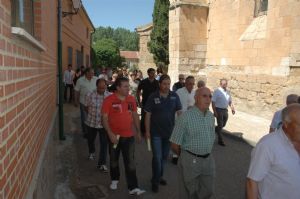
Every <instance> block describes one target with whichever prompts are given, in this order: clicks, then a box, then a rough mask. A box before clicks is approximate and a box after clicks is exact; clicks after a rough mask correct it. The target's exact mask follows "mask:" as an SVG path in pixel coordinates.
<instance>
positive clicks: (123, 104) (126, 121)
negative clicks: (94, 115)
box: [102, 93, 137, 137]
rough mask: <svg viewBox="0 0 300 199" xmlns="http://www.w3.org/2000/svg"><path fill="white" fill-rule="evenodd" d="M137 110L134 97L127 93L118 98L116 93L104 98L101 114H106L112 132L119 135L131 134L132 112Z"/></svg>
mask: <svg viewBox="0 0 300 199" xmlns="http://www.w3.org/2000/svg"><path fill="white" fill-rule="evenodd" d="M136 111H137V106H136V101H135V98H134V97H133V96H131V95H128V96H127V97H126V98H125V99H124V100H120V99H119V98H118V96H117V94H116V93H114V94H112V95H110V96H108V97H107V98H105V99H104V102H103V105H102V114H107V115H108V124H109V126H110V128H111V130H112V132H113V133H115V134H116V135H120V136H121V137H131V136H133V128H132V127H133V126H132V125H133V117H132V114H133V112H136Z"/></svg>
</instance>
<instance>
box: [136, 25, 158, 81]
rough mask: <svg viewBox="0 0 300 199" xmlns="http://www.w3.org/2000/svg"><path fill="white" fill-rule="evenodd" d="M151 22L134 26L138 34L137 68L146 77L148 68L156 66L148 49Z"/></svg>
mask: <svg viewBox="0 0 300 199" xmlns="http://www.w3.org/2000/svg"><path fill="white" fill-rule="evenodd" d="M152 28H153V25H152V23H150V24H147V25H144V26H140V27H137V28H136V32H137V33H138V34H139V37H140V41H139V69H140V70H141V71H142V72H143V75H144V77H147V69H148V68H156V65H155V63H154V60H153V55H152V54H151V53H150V52H149V50H148V42H149V41H150V33H151V31H152Z"/></svg>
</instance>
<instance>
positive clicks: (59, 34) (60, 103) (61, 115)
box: [57, 0, 66, 140]
mask: <svg viewBox="0 0 300 199" xmlns="http://www.w3.org/2000/svg"><path fill="white" fill-rule="evenodd" d="M57 4H58V6H57V19H58V20H57V22H58V23H57V25H58V28H57V66H58V75H57V77H58V112H59V115H58V118H59V139H60V140H65V139H66V137H65V134H64V107H63V82H62V31H61V29H62V8H61V0H57Z"/></svg>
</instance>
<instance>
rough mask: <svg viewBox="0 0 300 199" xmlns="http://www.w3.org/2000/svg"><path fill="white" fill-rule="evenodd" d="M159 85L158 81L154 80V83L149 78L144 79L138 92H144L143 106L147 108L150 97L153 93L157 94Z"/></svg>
mask: <svg viewBox="0 0 300 199" xmlns="http://www.w3.org/2000/svg"><path fill="white" fill-rule="evenodd" d="M158 88H159V84H158V81H157V80H156V79H154V80H153V81H152V82H151V81H150V80H149V78H146V79H143V80H142V81H141V83H140V84H139V86H138V90H142V91H143V94H142V97H143V99H142V105H143V106H145V105H146V102H147V99H148V97H149V96H150V94H151V93H153V92H155V91H156V90H158Z"/></svg>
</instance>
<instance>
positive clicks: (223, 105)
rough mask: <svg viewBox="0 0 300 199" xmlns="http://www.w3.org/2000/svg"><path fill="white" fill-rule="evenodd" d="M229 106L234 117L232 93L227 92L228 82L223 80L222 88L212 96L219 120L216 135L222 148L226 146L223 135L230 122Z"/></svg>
mask: <svg viewBox="0 0 300 199" xmlns="http://www.w3.org/2000/svg"><path fill="white" fill-rule="evenodd" d="M228 106H230V108H231V112H232V114H233V115H234V114H235V110H234V106H233V103H232V99H231V96H230V93H229V91H228V90H227V80H226V79H221V80H220V87H219V88H217V89H216V90H215V91H214V94H213V96H212V108H213V111H214V115H215V117H216V118H217V126H216V133H217V135H218V144H219V145H221V146H225V143H224V141H223V138H222V134H221V133H222V129H223V128H224V127H225V125H226V123H227V120H228V109H227V108H228Z"/></svg>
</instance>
